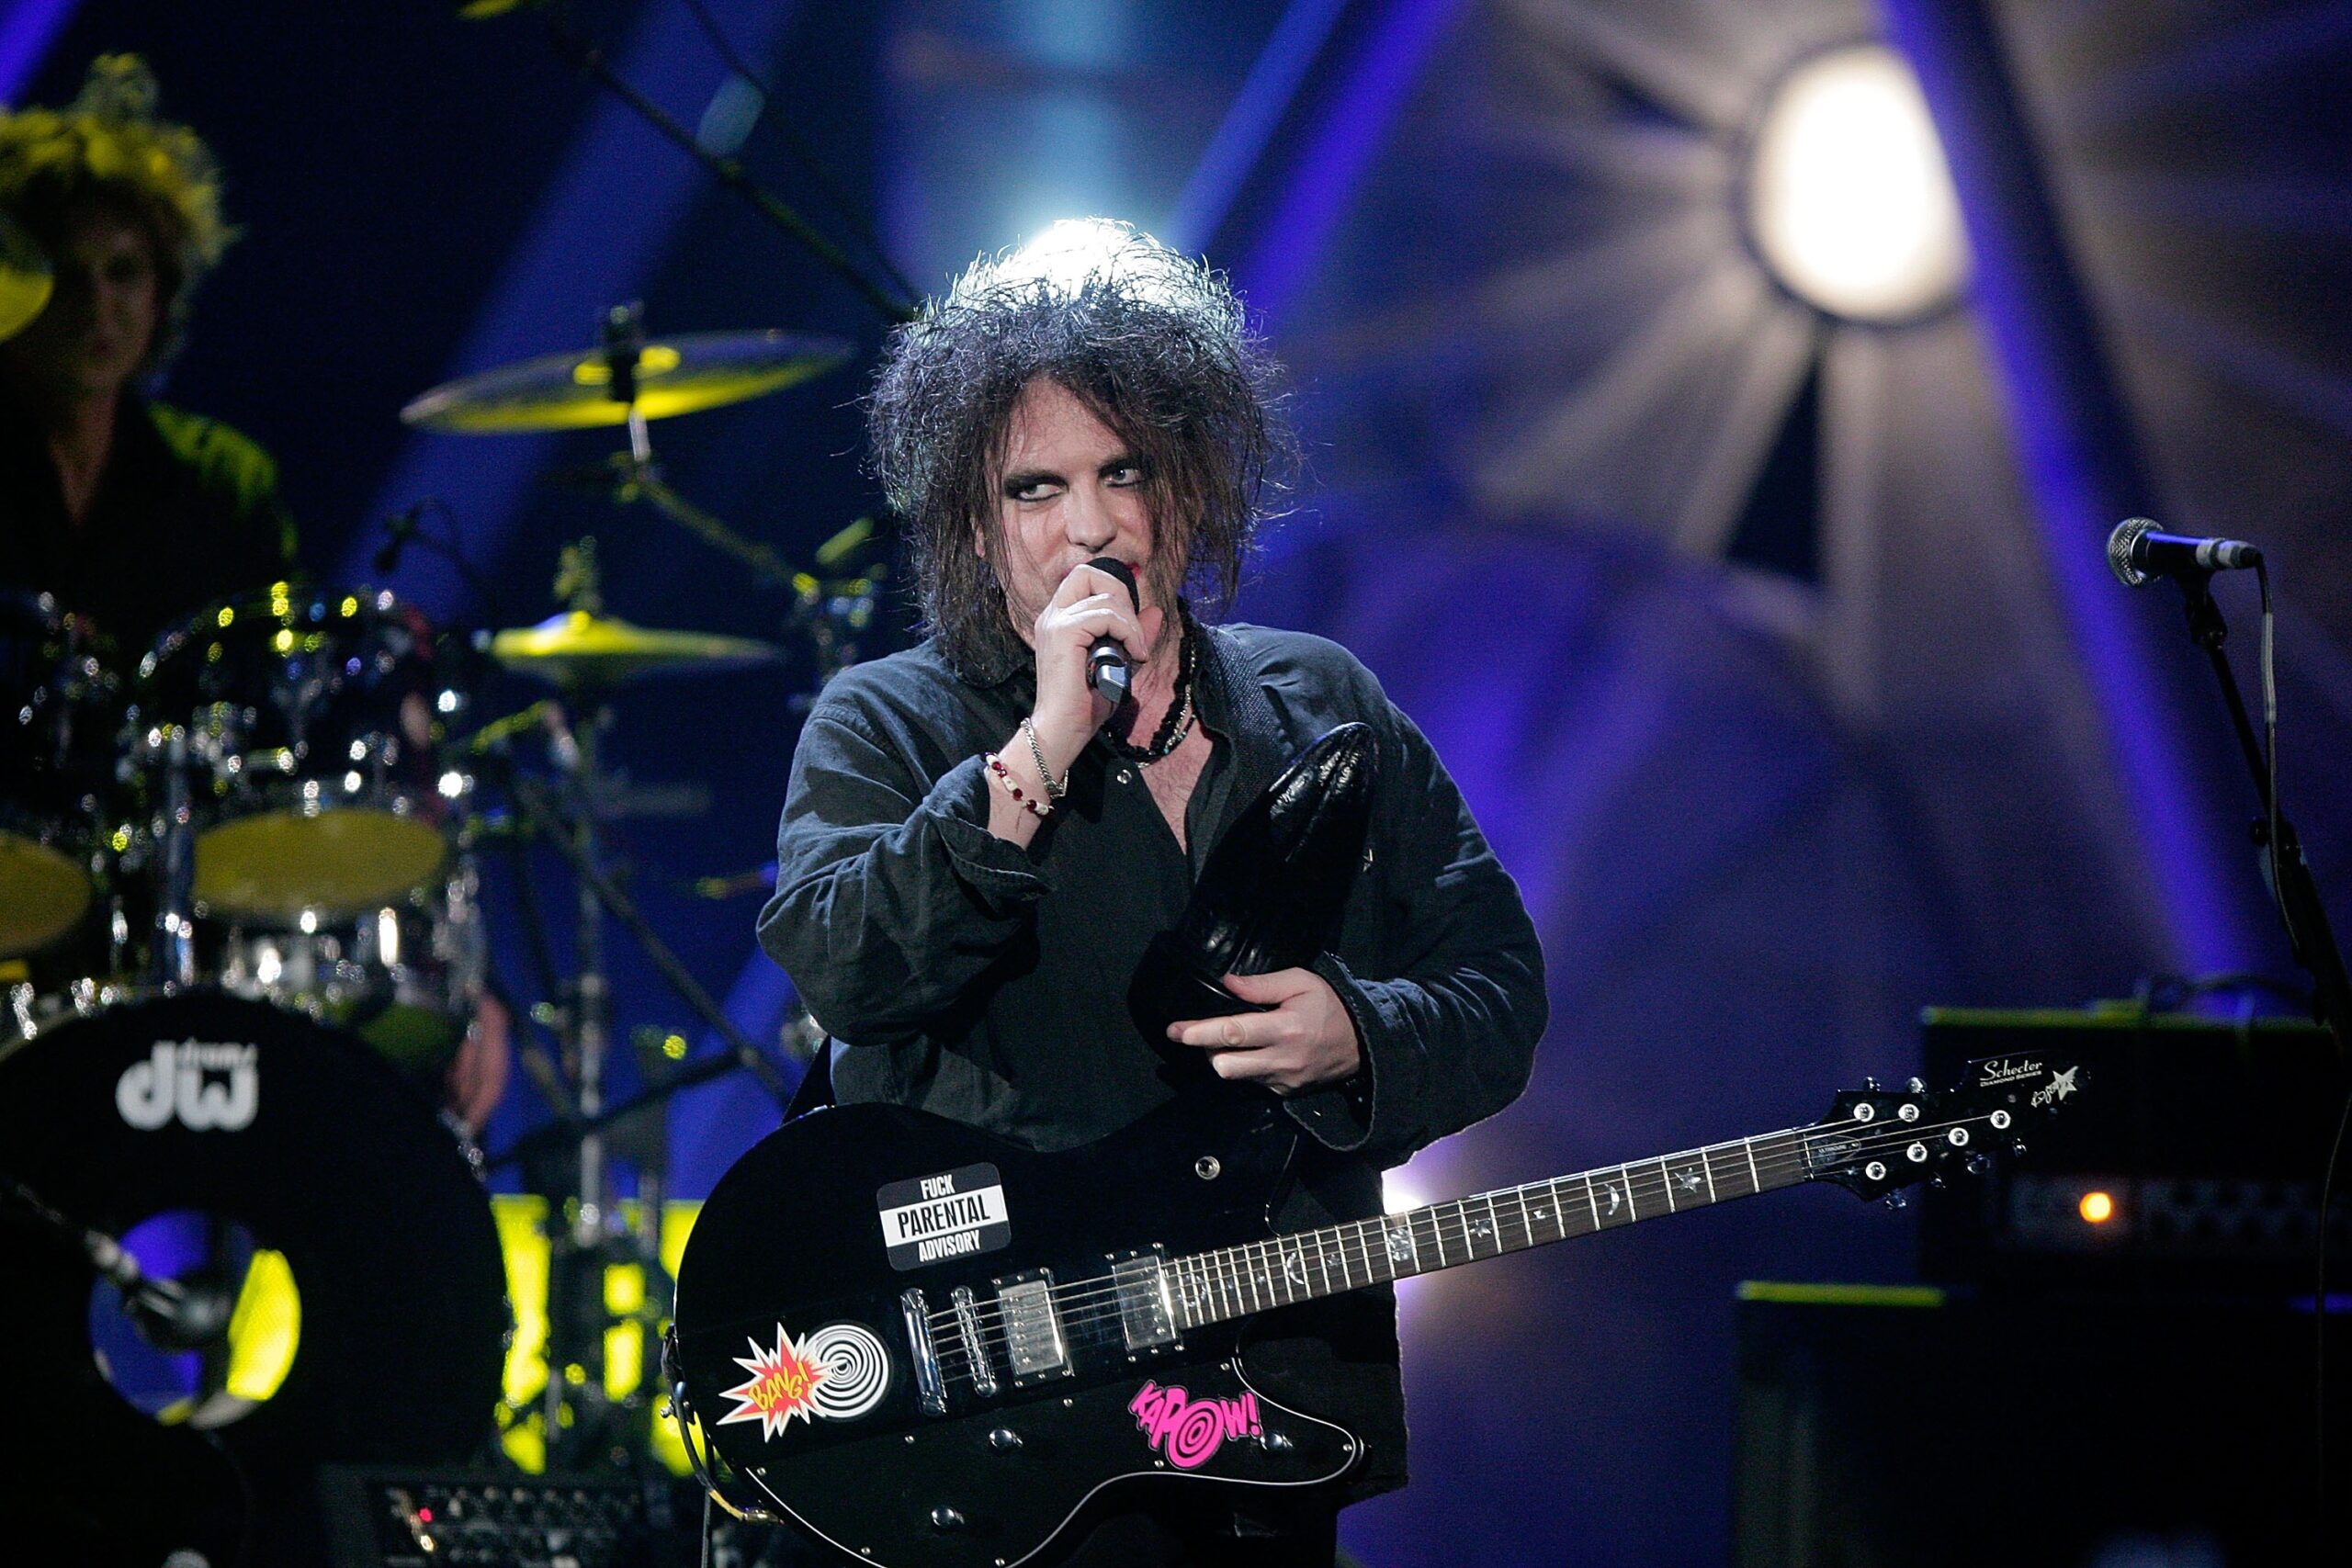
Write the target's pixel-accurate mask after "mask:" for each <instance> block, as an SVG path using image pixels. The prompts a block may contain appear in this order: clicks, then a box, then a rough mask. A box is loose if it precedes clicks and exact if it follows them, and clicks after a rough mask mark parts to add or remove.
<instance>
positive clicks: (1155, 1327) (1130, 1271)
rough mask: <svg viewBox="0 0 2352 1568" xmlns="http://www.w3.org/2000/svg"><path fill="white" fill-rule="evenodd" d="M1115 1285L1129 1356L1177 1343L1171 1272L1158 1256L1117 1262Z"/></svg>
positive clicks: (1146, 1255)
mask: <svg viewBox="0 0 2352 1568" xmlns="http://www.w3.org/2000/svg"><path fill="white" fill-rule="evenodd" d="M1111 1284H1112V1288H1113V1289H1114V1291H1115V1292H1117V1294H1118V1300H1119V1327H1120V1330H1121V1332H1123V1333H1124V1334H1125V1336H1126V1340H1127V1352H1128V1354H1130V1355H1132V1354H1134V1353H1135V1352H1136V1351H1137V1350H1148V1349H1151V1348H1154V1347H1156V1346H1160V1345H1170V1344H1173V1343H1174V1342H1175V1339H1176V1309H1175V1303H1172V1302H1170V1300H1169V1299H1168V1273H1167V1270H1166V1269H1162V1268H1161V1267H1160V1266H1159V1258H1157V1257H1155V1256H1153V1255H1151V1254H1148V1253H1147V1254H1145V1255H1144V1256H1142V1257H1140V1258H1128V1259H1127V1260H1126V1261H1125V1262H1124V1263H1113V1264H1112V1265H1111Z"/></svg>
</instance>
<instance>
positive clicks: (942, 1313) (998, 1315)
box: [929, 1119, 1871, 1327]
mask: <svg viewBox="0 0 2352 1568" xmlns="http://www.w3.org/2000/svg"><path fill="white" fill-rule="evenodd" d="M1869 1125H1871V1123H1870V1122H1860V1121H1855V1120H1852V1119H1849V1121H1848V1122H1824V1123H1820V1124H1818V1125H1816V1126H1813V1127H1804V1128H1789V1129H1786V1130H1784V1131H1782V1132H1779V1133H1759V1134H1757V1135H1756V1136H1755V1137H1753V1138H1745V1139H1742V1138H1733V1139H1728V1140H1726V1141H1724V1142H1723V1143H1720V1144H1711V1145H1706V1146H1705V1147H1703V1148H1699V1149H1690V1150H1685V1151H1683V1152H1682V1153H1681V1154H1679V1155H1667V1156H1653V1157H1651V1158H1649V1159H1645V1160H1640V1161H1634V1162H1629V1164H1628V1165H1626V1166H1613V1167H1612V1166H1596V1167H1595V1168H1592V1169H1591V1170H1589V1171H1578V1172H1576V1173H1573V1174H1571V1175H1567V1176H1561V1177H1555V1178H1553V1179H1552V1180H1551V1182H1550V1183H1548V1185H1553V1186H1557V1185H1559V1184H1561V1183H1564V1182H1572V1181H1578V1180H1589V1179H1591V1178H1595V1177H1598V1176H1600V1175H1601V1174H1602V1173H1603V1172H1604V1171H1609V1170H1620V1171H1626V1172H1628V1173H1629V1174H1628V1178H1627V1179H1628V1182H1629V1184H1630V1183H1631V1182H1632V1180H1633V1178H1632V1177H1631V1175H1630V1171H1631V1168H1632V1166H1634V1165H1639V1166H1643V1167H1649V1166H1655V1165H1657V1164H1658V1163H1659V1161H1660V1159H1665V1160H1668V1161H1671V1160H1677V1159H1686V1158H1703V1157H1706V1156H1713V1154H1714V1153H1715V1152H1716V1151H1718V1150H1722V1149H1734V1150H1736V1149H1738V1148H1739V1147H1740V1146H1741V1145H1744V1144H1745V1145H1753V1144H1758V1143H1767V1142H1772V1141H1775V1140H1781V1141H1785V1140H1789V1139H1793V1138H1802V1137H1804V1136H1809V1135H1812V1134H1828V1133H1832V1132H1835V1131H1837V1130H1838V1129H1839V1128H1842V1127H1846V1126H1855V1127H1867V1126H1869ZM1789 1158H1790V1156H1789V1154H1788V1152H1787V1151H1785V1150H1779V1151H1776V1152H1774V1153H1771V1154H1769V1155H1767V1156H1766V1158H1765V1161H1764V1162H1763V1163H1770V1162H1772V1161H1776V1160H1777V1161H1781V1162H1784V1163H1785V1162H1786V1161H1787V1160H1788V1159H1789ZM1797 1163H1798V1164H1802V1163H1804V1156H1803V1154H1802V1151H1800V1152H1799V1153H1798V1155H1797ZM1544 1185H1547V1183H1545V1182H1543V1181H1532V1182H1528V1183H1525V1184H1524V1187H1541V1186H1544ZM1520 1190H1524V1189H1523V1187H1522V1188H1498V1189H1496V1190H1495V1191H1494V1192H1492V1193H1473V1194H1471V1195H1470V1197H1468V1198H1464V1199H1461V1200H1457V1201H1460V1202H1473V1201H1477V1200H1479V1199H1482V1198H1490V1197H1495V1196H1499V1195H1503V1194H1507V1193H1512V1192H1516V1191H1520ZM1657 1190H1658V1191H1659V1192H1660V1193H1663V1192H1665V1190H1666V1182H1665V1179H1664V1178H1663V1177H1660V1178H1658V1179H1657ZM1634 1196H1635V1197H1636V1198H1638V1196H1639V1194H1638V1193H1636V1194H1635V1195H1634ZM1443 1206H1444V1205H1442V1204H1426V1205H1421V1206H1419V1207H1417V1208H1415V1209H1413V1210H1410V1211H1408V1213H1422V1212H1424V1211H1425V1210H1433V1209H1437V1208H1441V1207H1443ZM1403 1217H1405V1216H1403V1215H1396V1214H1388V1215H1374V1216H1369V1217H1367V1218H1365V1219H1362V1220H1342V1221H1340V1222H1338V1223H1337V1224H1334V1225H1330V1226H1322V1227H1317V1230H1318V1231H1319V1230H1338V1229H1343V1228H1345V1227H1347V1226H1350V1225H1356V1226H1363V1225H1376V1224H1383V1223H1384V1222H1385V1221H1388V1220H1394V1219H1399V1218H1403ZM1295 1234H1298V1235H1312V1234H1316V1232H1313V1231H1310V1232H1299V1233H1295ZM1273 1239H1274V1238H1272V1237H1267V1238H1265V1241H1266V1242H1271V1241H1272V1240H1273ZM1441 1239H1442V1238H1441ZM1242 1245H1247V1246H1258V1245H1264V1243H1246V1244H1242ZM1234 1250H1236V1248H1232V1247H1218V1248H1210V1249H1209V1250H1208V1251H1206V1252H1203V1253H1198V1254H1188V1255H1187V1256H1190V1257H1204V1258H1206V1257H1216V1256H1221V1255H1222V1254H1224V1253H1227V1252H1230V1251H1234ZM1090 1287H1103V1288H1102V1289H1093V1290H1091V1289H1089V1288H1090ZM1118 1289H1119V1285H1118V1282H1117V1281H1116V1280H1114V1277H1112V1276H1110V1275H1107V1274H1106V1275H1096V1276H1092V1277H1091V1278H1088V1279H1084V1280H1071V1281H1069V1282H1068V1283H1066V1284H1061V1285H1057V1286H1056V1287H1054V1290H1053V1292H1052V1299H1053V1301H1054V1303H1055V1304H1056V1305H1057V1306H1062V1305H1073V1304H1076V1303H1079V1302H1081V1301H1083V1300H1086V1299H1088V1297H1089V1296H1095V1297H1099V1296H1102V1295H1105V1294H1115V1293H1116V1292H1117V1291H1118ZM1000 1301H1001V1298H1000ZM959 1315H960V1314H958V1313H957V1311H956V1308H954V1307H952V1306H951V1307H943V1308H940V1309H939V1310H937V1311H934V1312H932V1313H931V1314H929V1317H930V1320H931V1322H932V1323H933V1325H938V1326H943V1327H945V1326H951V1325H954V1323H955V1320H956V1318H957V1317H958V1316H959ZM1007 1315H1009V1309H1006V1308H1003V1307H1001V1306H1000V1305H997V1304H995V1303H991V1304H990V1305H989V1306H988V1307H985V1308H979V1309H978V1316H979V1317H980V1319H981V1320H982V1322H983V1324H984V1325H993V1324H994V1323H996V1322H998V1321H1000V1320H1001V1319H1002V1318H1003V1317H1005V1316H1007Z"/></svg>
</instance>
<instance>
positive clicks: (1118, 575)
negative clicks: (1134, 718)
mask: <svg viewBox="0 0 2352 1568" xmlns="http://www.w3.org/2000/svg"><path fill="white" fill-rule="evenodd" d="M1086 564H1087V565H1089V566H1091V567H1092V568H1093V569H1094V570H1097V571H1099V572H1101V573H1103V575H1104V576H1106V577H1112V578H1115V579H1117V580H1118V581H1119V584H1120V586H1122V587H1124V588H1125V589H1126V591H1127V598H1128V600H1129V602H1131V603H1132V604H1134V605H1135V607H1136V609H1137V610H1138V611H1139V610H1141V609H1142V608H1143V595H1142V594H1141V593H1139V592H1136V574H1135V569H1134V568H1132V567H1130V566H1128V565H1127V563H1126V562H1125V561H1123V560H1120V559H1119V558H1116V557H1114V556H1096V557H1095V558H1093V559H1092V560H1091V561H1088V562H1087V563H1086ZM1134 681H1135V671H1134V668H1133V667H1132V666H1130V665H1129V664H1128V662H1127V650H1126V649H1124V648H1121V647H1120V646H1119V642H1118V639H1117V638H1116V637H1096V638H1095V639H1094V646H1093V647H1091V648H1090V649H1087V650H1086V683H1087V685H1088V686H1090V687H1091V688H1092V689H1093V690H1094V692H1095V694H1097V695H1099V696H1100V697H1102V699H1103V701H1104V702H1107V703H1109V704H1110V705H1112V706H1113V707H1114V708H1115V707H1117V706H1118V705H1120V704H1121V703H1124V702H1125V701H1126V700H1127V688H1128V687H1129V686H1130V685H1131V684H1133V683H1134Z"/></svg>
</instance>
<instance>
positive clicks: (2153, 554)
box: [2107, 517, 2262, 588]
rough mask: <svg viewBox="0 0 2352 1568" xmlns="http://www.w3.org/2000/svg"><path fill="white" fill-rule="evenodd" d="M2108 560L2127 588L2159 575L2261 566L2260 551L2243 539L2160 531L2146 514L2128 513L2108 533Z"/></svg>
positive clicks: (2169, 575) (2143, 583) (2141, 584)
mask: <svg viewBox="0 0 2352 1568" xmlns="http://www.w3.org/2000/svg"><path fill="white" fill-rule="evenodd" d="M2107 564H2108V565H2109V566H2110V567H2112V568H2114V569H2115V575H2116V577H2117V578H2118V579H2119V580H2120V581H2121V582H2122V583H2123V585H2124V586H2125V587H2126V588H2139V587H2143V586H2144V585H2146V584H2147V583H2148V582H2149V581H2151V580H2153V579H2154V578H2159V577H2181V576H2185V575H2187V574H2188V573H2191V572H2208V571H2234V570H2237V569H2239V568H2241V567H2250V566H2260V565H2261V564H2262V552H2261V551H2260V550H2258V549H2256V548H2255V547H2253V546H2252V545H2249V544H2247V543H2246V542H2245V541H2244V540H2243V539H2198V538H2191V537H2189V536H2186V535H2182V534H2159V533H2157V532H2156V525H2154V523H2151V522H2150V521H2149V520H2148V519H2146V518H2145V517H2127V518H2125V519H2124V520H2123V521H2122V522H2120V523H2118V524H2117V525H2115V532H2114V533H2112V534H2109V536H2107Z"/></svg>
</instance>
